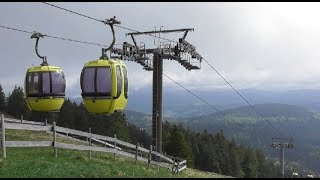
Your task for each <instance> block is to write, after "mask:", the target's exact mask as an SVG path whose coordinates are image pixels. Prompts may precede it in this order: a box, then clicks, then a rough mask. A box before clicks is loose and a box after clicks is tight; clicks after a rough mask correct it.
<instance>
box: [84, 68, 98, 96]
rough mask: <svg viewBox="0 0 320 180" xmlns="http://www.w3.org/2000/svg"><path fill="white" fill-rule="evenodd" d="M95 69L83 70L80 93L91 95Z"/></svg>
mask: <svg viewBox="0 0 320 180" xmlns="http://www.w3.org/2000/svg"><path fill="white" fill-rule="evenodd" d="M94 75H95V68H85V69H84V70H83V77H82V88H83V89H82V91H83V92H85V93H88V92H89V93H93V92H95V90H94Z"/></svg>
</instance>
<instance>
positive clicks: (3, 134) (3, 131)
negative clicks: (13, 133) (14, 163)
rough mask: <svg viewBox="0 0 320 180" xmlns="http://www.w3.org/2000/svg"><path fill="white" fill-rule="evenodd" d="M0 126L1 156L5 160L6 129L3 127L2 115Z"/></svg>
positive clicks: (2, 116)
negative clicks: (0, 125) (0, 134)
mask: <svg viewBox="0 0 320 180" xmlns="http://www.w3.org/2000/svg"><path fill="white" fill-rule="evenodd" d="M1 124H2V156H3V159H5V158H7V151H6V129H5V127H4V115H3V114H1Z"/></svg>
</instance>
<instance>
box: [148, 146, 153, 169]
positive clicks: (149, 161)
mask: <svg viewBox="0 0 320 180" xmlns="http://www.w3.org/2000/svg"><path fill="white" fill-rule="evenodd" d="M151 152H152V145H150V150H149V158H148V165H150V163H151Z"/></svg>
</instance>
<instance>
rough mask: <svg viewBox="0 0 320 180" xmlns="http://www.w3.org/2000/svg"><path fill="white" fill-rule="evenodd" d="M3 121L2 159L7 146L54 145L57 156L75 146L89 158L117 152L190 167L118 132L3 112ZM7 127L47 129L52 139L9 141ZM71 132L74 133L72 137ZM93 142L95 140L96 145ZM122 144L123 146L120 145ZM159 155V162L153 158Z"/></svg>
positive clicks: (169, 165) (174, 168) (173, 167)
mask: <svg viewBox="0 0 320 180" xmlns="http://www.w3.org/2000/svg"><path fill="white" fill-rule="evenodd" d="M1 124H2V126H1V127H2V142H1V146H2V152H3V153H2V154H3V158H6V157H7V153H6V150H7V149H6V148H7V147H53V148H54V156H55V157H57V156H58V149H59V148H61V149H72V150H82V151H89V158H91V157H92V153H91V152H92V151H99V152H106V153H113V154H114V158H116V155H122V156H126V157H129V158H133V159H135V162H137V161H138V160H139V161H144V162H147V163H148V165H150V164H153V165H157V166H159V167H165V168H169V169H171V171H172V173H173V174H177V173H179V172H181V171H182V170H184V169H186V168H187V165H186V163H187V161H186V160H184V159H181V158H178V157H168V156H167V155H164V154H161V153H158V152H156V151H153V150H152V145H150V148H149V149H146V148H143V147H140V146H139V144H138V143H137V144H136V145H134V144H130V143H128V142H125V141H122V140H120V139H117V136H116V134H115V135H114V137H108V136H102V135H98V134H93V133H91V128H89V132H83V131H79V130H74V129H68V128H64V127H59V126H57V125H56V124H55V122H53V124H52V125H51V124H48V123H47V121H45V122H44V123H42V122H34V121H27V120H23V116H21V119H20V120H18V119H12V118H5V117H4V115H3V114H2V115H1ZM6 129H16V130H30V131H44V132H47V133H50V134H52V136H53V140H52V141H6ZM70 135H72V136H74V137H71V136H70ZM58 136H60V137H66V138H69V139H72V140H75V141H79V142H85V143H86V144H88V145H75V144H67V143H60V142H57V139H58ZM76 137H85V138H86V139H87V141H84V140H80V139H78V138H76ZM93 142H95V143H94V144H93ZM120 146H121V147H120ZM151 157H156V159H157V161H155V160H152V159H153V158H151Z"/></svg>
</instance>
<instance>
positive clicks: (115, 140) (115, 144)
mask: <svg viewBox="0 0 320 180" xmlns="http://www.w3.org/2000/svg"><path fill="white" fill-rule="evenodd" d="M113 144H114V153H113V158H114V160H116V151H117V148H116V147H117V135H116V134H114V143H113Z"/></svg>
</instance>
